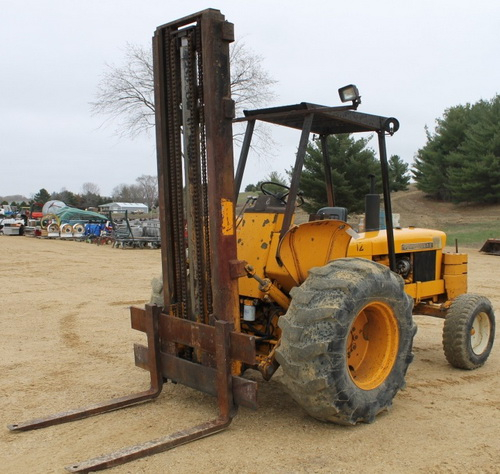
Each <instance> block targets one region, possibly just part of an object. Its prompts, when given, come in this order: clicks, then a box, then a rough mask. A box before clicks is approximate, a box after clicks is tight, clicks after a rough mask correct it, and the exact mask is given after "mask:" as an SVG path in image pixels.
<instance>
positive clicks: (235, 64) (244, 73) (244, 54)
mask: <svg viewBox="0 0 500 474" xmlns="http://www.w3.org/2000/svg"><path fill="white" fill-rule="evenodd" d="M230 60H231V91H232V97H233V99H234V101H235V102H236V111H237V113H238V114H241V112H242V111H243V109H244V108H258V107H262V106H263V105H266V104H268V103H269V102H270V101H271V100H273V99H274V98H275V93H274V92H273V90H272V87H273V86H274V84H276V82H277V81H275V80H274V79H272V78H271V76H270V75H269V74H268V73H267V72H266V71H265V70H264V69H263V66H262V63H263V57H262V56H259V55H257V54H255V53H253V52H252V51H251V50H249V49H248V48H247V47H246V46H245V44H244V43H243V42H241V41H236V42H234V43H233V44H232V45H231V56H230ZM152 64H153V60H152V54H151V51H150V50H149V49H145V48H143V47H142V46H137V45H133V44H127V45H126V48H125V59H124V63H123V65H122V66H116V65H113V64H107V65H106V71H105V73H104V75H103V76H102V79H101V81H100V82H99V84H98V87H97V93H96V100H95V102H91V108H92V113H93V114H99V115H107V116H108V117H109V119H112V120H118V123H117V125H116V131H117V132H118V133H119V134H120V135H122V136H124V135H129V136H132V137H135V136H137V135H139V134H141V133H144V132H148V131H150V130H151V128H152V127H154V118H155V117H154V110H155V108H154V100H153V98H154V81H153V65H152ZM256 128H257V127H256ZM255 133H256V135H257V137H258V139H260V140H261V141H265V142H266V144H269V143H270V142H272V140H271V139H270V135H269V134H268V133H266V131H265V129H261V130H256V132H255ZM242 134H243V132H242V131H241V130H239V131H238V132H237V133H235V139H236V140H240V139H241V135H242Z"/></svg>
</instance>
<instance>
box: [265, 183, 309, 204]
mask: <svg viewBox="0 0 500 474" xmlns="http://www.w3.org/2000/svg"><path fill="white" fill-rule="evenodd" d="M269 186H275V187H276V186H277V187H280V188H283V189H284V190H285V192H283V193H279V192H273V191H271V190H270V189H267V187H269ZM260 190H261V191H262V194H266V195H267V196H272V197H274V198H276V199H277V200H278V201H280V202H281V203H283V204H285V205H286V202H287V200H286V197H287V196H288V194H290V187H289V186H286V185H285V184H281V183H275V182H274V181H264V182H262V183H260ZM297 200H298V203H297V207H299V206H302V204H304V198H303V197H302V193H301V192H300V191H299V193H297Z"/></svg>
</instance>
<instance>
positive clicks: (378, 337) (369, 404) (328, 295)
mask: <svg viewBox="0 0 500 474" xmlns="http://www.w3.org/2000/svg"><path fill="white" fill-rule="evenodd" d="M291 294H292V302H291V305H290V307H289V309H288V311H287V313H286V315H284V316H282V317H281V318H280V321H279V326H280V327H281V329H282V336H281V344H280V347H279V348H278V350H277V354H276V359H277V360H278V362H279V363H280V364H281V366H282V368H283V377H282V382H283V384H284V386H285V388H286V389H287V391H288V392H289V393H290V395H291V396H292V397H293V398H294V400H295V401H296V402H297V403H298V404H299V405H300V406H301V407H302V408H303V409H304V410H305V411H306V412H307V413H309V414H310V415H311V416H313V417H314V418H317V419H318V420H322V421H329V422H334V423H339V424H347V425H352V424H356V423H358V422H367V423H371V422H372V421H374V419H375V416H376V415H377V414H378V413H379V412H381V411H382V410H385V409H387V408H389V407H390V406H391V404H392V400H393V398H394V396H395V395H396V393H397V392H398V391H399V390H400V389H401V388H402V387H404V385H405V380H404V377H405V374H406V371H407V368H408V365H409V364H410V362H411V361H412V359H413V354H412V344H413V336H414V335H415V332H416V326H415V324H414V322H413V319H412V308H413V300H412V298H410V297H409V296H408V295H407V294H406V293H405V291H404V282H403V280H402V278H401V277H399V276H398V275H396V274H395V273H393V272H391V271H390V269H389V268H387V267H386V266H384V265H380V264H378V263H375V262H372V261H371V260H366V259H360V258H343V259H338V260H334V261H333V262H330V263H328V264H327V265H325V266H324V267H316V268H313V269H311V270H310V272H309V276H308V278H307V279H306V281H305V282H304V283H303V284H302V285H301V286H300V287H296V288H294V289H293V290H292V291H291Z"/></svg>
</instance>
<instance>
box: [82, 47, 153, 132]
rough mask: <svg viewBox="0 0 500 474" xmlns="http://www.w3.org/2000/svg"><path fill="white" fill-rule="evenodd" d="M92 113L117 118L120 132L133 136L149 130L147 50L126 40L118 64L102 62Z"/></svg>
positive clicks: (150, 76) (150, 66)
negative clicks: (123, 51)
mask: <svg viewBox="0 0 500 474" xmlns="http://www.w3.org/2000/svg"><path fill="white" fill-rule="evenodd" d="M90 105H91V108H92V113H93V114H100V115H101V114H102V115H108V116H109V118H110V119H112V120H118V123H117V126H116V131H117V132H118V133H119V135H121V136H125V135H129V136H131V137H135V136H137V135H140V134H141V133H144V132H147V131H149V130H150V129H151V128H152V127H154V123H155V121H154V120H155V106H154V82H153V60H152V54H151V51H149V50H146V49H144V48H143V47H142V46H137V45H133V44H129V43H127V45H126V47H125V60H124V62H123V65H122V66H115V65H113V64H106V71H105V73H104V74H103V76H102V78H101V80H100V82H99V84H98V86H97V92H96V100H95V102H91V103H90Z"/></svg>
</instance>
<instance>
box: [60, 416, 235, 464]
mask: <svg viewBox="0 0 500 474" xmlns="http://www.w3.org/2000/svg"><path fill="white" fill-rule="evenodd" d="M230 423H231V419H230V418H217V419H215V420H213V421H209V422H207V423H203V424H201V425H197V426H193V427H192V428H187V429H185V430H182V431H178V432H176V433H173V434H170V435H167V436H163V437H161V438H157V439H154V440H152V441H146V442H145V443H142V444H137V445H134V446H129V447H127V448H123V449H120V450H119V451H115V452H114V453H110V454H106V455H104V456H99V457H96V458H93V459H89V460H87V461H83V462H80V463H74V464H70V465H69V466H66V467H65V469H66V471H68V472H93V471H101V470H103V469H108V468H110V467H114V466H119V465H120V464H125V463H127V462H130V461H134V460H135V459H140V458H143V457H145V456H151V455H152V454H157V453H161V452H164V451H168V450H169V449H172V448H175V447H176V446H180V445H182V444H187V443H190V442H192V441H196V440H198V439H201V438H206V437H207V436H210V435H212V434H215V433H218V432H220V431H222V430H225V429H226V428H227V427H228V426H229V425H230Z"/></svg>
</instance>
